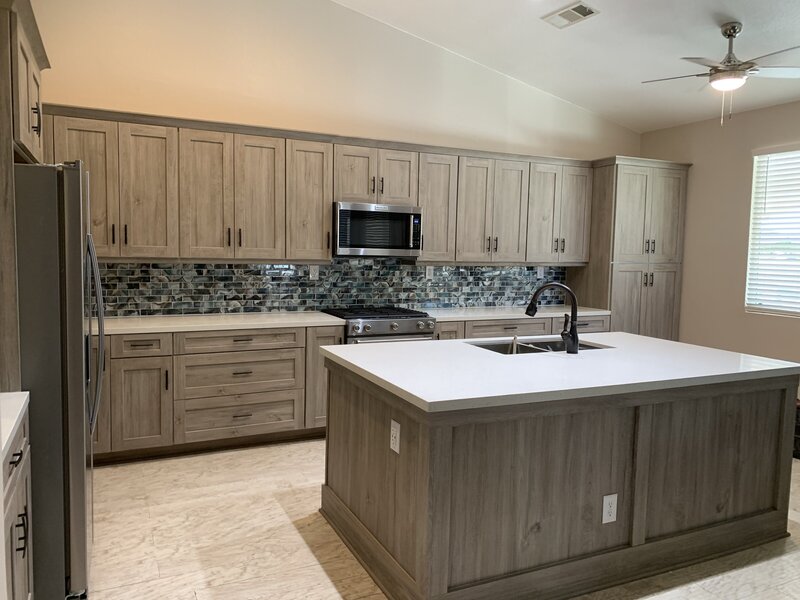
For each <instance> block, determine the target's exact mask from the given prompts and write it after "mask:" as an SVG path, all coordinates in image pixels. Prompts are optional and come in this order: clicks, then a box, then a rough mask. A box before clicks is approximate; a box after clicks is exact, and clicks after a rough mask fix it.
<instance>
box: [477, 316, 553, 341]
mask: <svg viewBox="0 0 800 600" xmlns="http://www.w3.org/2000/svg"><path fill="white" fill-rule="evenodd" d="M550 333H552V319H547V318H543V319H531V318H527V317H526V318H524V319H516V320H513V319H503V320H500V319H498V320H495V321H467V323H466V326H465V332H464V335H465V337H466V338H467V339H471V338H492V337H512V336H515V335H520V336H522V335H548V334H550Z"/></svg>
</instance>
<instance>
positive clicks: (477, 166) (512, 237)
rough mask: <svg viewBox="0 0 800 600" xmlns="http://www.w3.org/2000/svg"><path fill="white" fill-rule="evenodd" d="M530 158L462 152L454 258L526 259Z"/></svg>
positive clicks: (497, 260)
mask: <svg viewBox="0 0 800 600" xmlns="http://www.w3.org/2000/svg"><path fill="white" fill-rule="evenodd" d="M529 169H530V166H529V163H527V162H520V161H506V160H494V159H486V158H472V157H465V156H462V157H460V159H459V166H458V208H457V219H456V222H457V224H456V260H457V261H461V262H468V261H478V262H502V263H513V262H524V261H525V244H526V237H527V218H528V185H529V181H528V178H529V176H528V173H529Z"/></svg>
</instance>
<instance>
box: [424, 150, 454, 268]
mask: <svg viewBox="0 0 800 600" xmlns="http://www.w3.org/2000/svg"><path fill="white" fill-rule="evenodd" d="M457 196H458V157H457V156H449V155H446V154H420V155H419V205H420V207H421V208H422V256H420V260H431V261H452V260H454V259H455V257H456V206H457V204H456V201H457Z"/></svg>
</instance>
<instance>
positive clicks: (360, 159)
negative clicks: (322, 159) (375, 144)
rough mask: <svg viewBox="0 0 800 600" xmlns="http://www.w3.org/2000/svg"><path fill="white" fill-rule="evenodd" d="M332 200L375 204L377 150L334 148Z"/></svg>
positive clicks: (361, 147)
mask: <svg viewBox="0 0 800 600" xmlns="http://www.w3.org/2000/svg"><path fill="white" fill-rule="evenodd" d="M333 164H334V168H335V169H336V174H335V175H334V186H335V190H336V191H335V192H334V200H335V201H336V202H375V198H377V193H378V150H377V149H375V148H364V147H363V146H343V145H341V144H336V146H334V159H333Z"/></svg>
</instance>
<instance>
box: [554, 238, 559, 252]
mask: <svg viewBox="0 0 800 600" xmlns="http://www.w3.org/2000/svg"><path fill="white" fill-rule="evenodd" d="M553 252H558V238H556V239H555V240H553Z"/></svg>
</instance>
